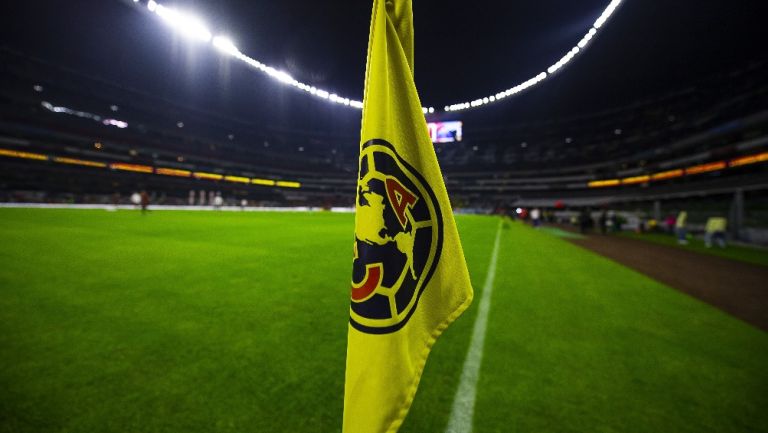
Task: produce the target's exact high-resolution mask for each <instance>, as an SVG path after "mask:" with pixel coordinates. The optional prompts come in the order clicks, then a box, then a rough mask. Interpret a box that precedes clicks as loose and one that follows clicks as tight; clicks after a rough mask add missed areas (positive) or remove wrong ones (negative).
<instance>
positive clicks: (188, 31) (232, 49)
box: [147, 0, 434, 113]
mask: <svg viewBox="0 0 768 433" xmlns="http://www.w3.org/2000/svg"><path fill="white" fill-rule="evenodd" d="M147 9H148V10H149V11H150V12H153V13H155V14H156V15H157V16H159V17H160V18H161V19H163V21H165V22H166V23H167V24H168V25H170V26H171V27H172V28H174V29H176V30H177V31H179V32H180V33H182V34H183V35H185V36H188V37H192V38H195V39H199V40H202V41H204V42H210V43H211V44H212V45H213V46H214V48H216V49H217V50H219V51H221V52H223V53H225V54H228V55H231V56H233V57H235V58H236V59H238V60H240V61H242V62H243V63H245V64H247V65H248V66H251V67H253V68H255V69H258V70H259V71H261V72H263V73H265V74H267V75H268V76H270V77H271V78H274V79H275V80H277V81H279V82H281V83H283V84H288V85H290V86H293V87H295V88H297V89H299V90H303V91H305V92H307V93H309V94H311V95H312V96H316V97H319V98H321V99H324V100H326V101H329V102H333V103H336V104H340V105H344V106H346V107H352V108H356V109H358V110H360V109H362V108H363V103H362V101H358V100H356V99H350V98H345V97H342V96H339V95H338V94H336V93H333V92H329V91H327V90H322V89H318V88H316V87H314V86H310V85H309V84H305V83H302V82H300V81H298V80H296V79H295V78H293V77H292V76H291V75H290V74H288V73H287V72H284V71H281V70H279V69H276V68H274V67H272V66H268V65H266V64H264V63H262V62H260V61H258V60H256V59H254V58H252V57H249V56H247V55H245V54H243V53H242V52H240V50H239V49H238V48H237V46H235V44H234V43H233V42H232V40H231V39H230V38H228V37H226V36H216V37H213V35H212V33H211V31H210V30H208V28H207V27H206V26H205V24H204V23H203V22H202V21H201V20H200V19H198V18H195V17H194V16H192V15H187V14H184V13H181V12H179V11H176V10H175V9H171V8H168V7H165V6H163V5H161V4H159V3H158V2H156V1H155V0H149V1H148V2H147ZM423 110H424V113H428V112H429V113H432V112H434V109H432V111H430V110H429V109H428V108H426V107H424V108H423Z"/></svg>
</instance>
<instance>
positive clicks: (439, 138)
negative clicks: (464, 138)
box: [427, 120, 461, 143]
mask: <svg viewBox="0 0 768 433" xmlns="http://www.w3.org/2000/svg"><path fill="white" fill-rule="evenodd" d="M427 128H429V138H431V139H432V142H433V143H450V142H452V141H461V121H458V120H454V121H451V122H429V123H427Z"/></svg>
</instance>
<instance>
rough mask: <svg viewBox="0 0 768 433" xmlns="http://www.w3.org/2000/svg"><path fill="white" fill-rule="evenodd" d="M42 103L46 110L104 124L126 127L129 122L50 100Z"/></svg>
mask: <svg viewBox="0 0 768 433" xmlns="http://www.w3.org/2000/svg"><path fill="white" fill-rule="evenodd" d="M38 87H40V86H35V89H37V88H38ZM40 105H42V106H43V108H45V109H46V110H48V111H52V112H54V113H63V114H69V115H70V116H76V117H81V118H83V119H91V120H93V121H95V122H99V123H101V124H103V125H107V126H115V127H117V128H120V129H124V128H127V127H128V122H124V121H122V120H117V119H112V118H109V117H103V116H99V115H98V114H93V113H89V112H87V111H80V110H73V109H71V108H67V107H61V106H58V105H53V104H51V103H50V102H48V101H43V102H41V103H40ZM113 107H114V106H113Z"/></svg>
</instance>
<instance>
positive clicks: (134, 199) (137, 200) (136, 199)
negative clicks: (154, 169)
mask: <svg viewBox="0 0 768 433" xmlns="http://www.w3.org/2000/svg"><path fill="white" fill-rule="evenodd" d="M131 203H133V205H134V206H135V209H138V207H139V205H141V194H139V193H138V192H134V193H133V194H131Z"/></svg>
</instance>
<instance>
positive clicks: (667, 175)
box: [587, 152, 768, 188]
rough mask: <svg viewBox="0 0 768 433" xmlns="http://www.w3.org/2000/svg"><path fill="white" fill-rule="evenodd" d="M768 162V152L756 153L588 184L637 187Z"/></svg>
mask: <svg viewBox="0 0 768 433" xmlns="http://www.w3.org/2000/svg"><path fill="white" fill-rule="evenodd" d="M766 161H768V152H761V153H756V154H753V155H747V156H740V157H738V158H734V159H731V160H728V161H725V160H723V161H714V162H708V163H706V164H699V165H694V166H691V167H687V168H678V169H675V170H666V171H660V172H657V173H651V174H644V175H640V176H631V177H624V178H619V179H601V180H594V181H591V182H589V183H588V184H587V186H588V187H590V188H605V187H610V186H619V185H637V184H643V183H649V182H656V181H660V180H668V179H674V178H678V177H683V176H693V175H696V174H702V173H710V172H714V171H720V170H725V169H726V168H734V167H742V166H745V165H750V164H756V163H759V162H766Z"/></svg>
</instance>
